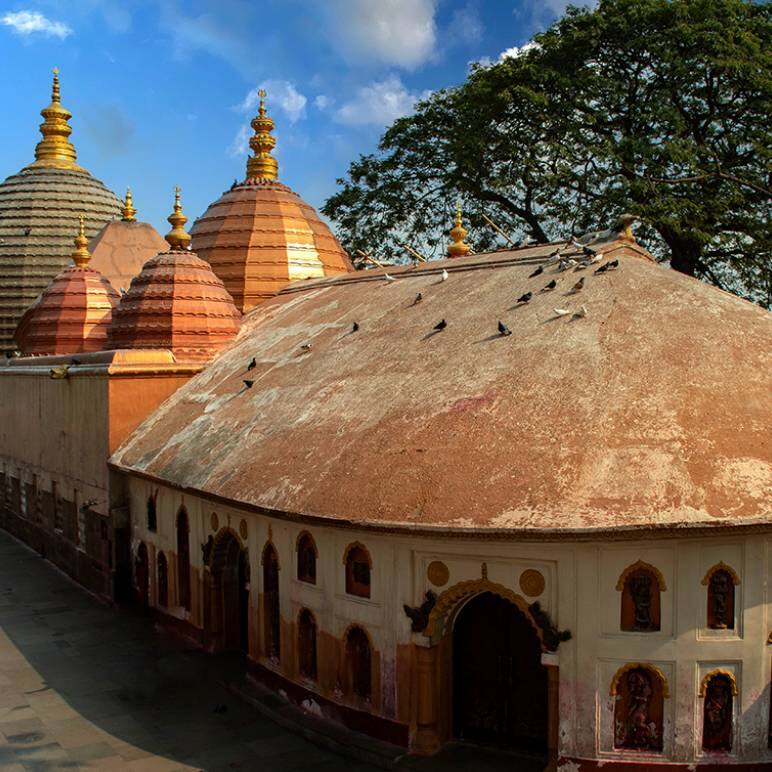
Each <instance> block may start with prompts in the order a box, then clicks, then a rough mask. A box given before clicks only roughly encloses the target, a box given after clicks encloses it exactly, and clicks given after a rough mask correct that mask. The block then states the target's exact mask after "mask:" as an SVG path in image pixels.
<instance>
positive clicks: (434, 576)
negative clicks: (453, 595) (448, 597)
mask: <svg viewBox="0 0 772 772" xmlns="http://www.w3.org/2000/svg"><path fill="white" fill-rule="evenodd" d="M426 576H427V577H428V578H429V581H430V582H431V583H432V584H433V585H434V586H435V587H444V586H445V585H446V584H447V583H448V579H450V571H448V567H447V566H446V565H445V564H444V563H443V562H442V561H441V560H432V562H431V563H429V567H428V568H427V569H426Z"/></svg>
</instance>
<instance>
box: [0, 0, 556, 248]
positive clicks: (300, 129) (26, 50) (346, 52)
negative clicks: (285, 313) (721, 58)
mask: <svg viewBox="0 0 772 772" xmlns="http://www.w3.org/2000/svg"><path fill="white" fill-rule="evenodd" d="M565 6H566V2H565V0H19V1H18V2H17V0H0V72H1V73H2V75H3V77H0V103H2V104H3V105H4V107H5V109H4V111H3V112H4V117H3V142H2V143H0V179H4V178H5V177H6V176H8V175H10V174H13V173H15V172H17V171H18V170H19V169H21V168H22V167H23V166H25V165H26V164H27V163H29V162H30V161H31V160H32V159H33V151H34V147H35V144H36V142H37V141H38V138H39V134H38V129H37V126H38V124H39V122H40V116H39V111H40V109H41V108H42V107H44V106H45V105H46V104H47V103H48V101H49V97H50V84H51V68H52V67H53V66H58V67H59V68H60V70H61V76H60V77H61V87H62V103H63V104H64V105H65V106H66V107H68V108H69V109H70V110H71V111H72V112H73V115H74V117H73V120H72V126H73V135H72V139H73V142H74V143H75V146H76V148H77V150H78V160H79V162H80V163H81V164H82V165H84V166H85V167H86V168H87V169H88V170H89V171H90V172H91V173H92V174H94V175H95V176H96V177H99V178H100V179H101V180H103V181H104V182H105V184H107V185H108V187H110V188H111V189H112V190H114V191H115V192H116V194H118V195H119V196H122V195H123V193H124V191H125V189H126V186H127V185H131V187H132V190H133V192H134V200H135V205H136V206H137V208H138V210H139V218H140V219H143V220H146V221H148V222H151V223H153V225H155V227H156V228H159V229H160V230H161V232H162V233H165V232H166V230H168V227H167V224H166V222H165V218H166V216H167V215H168V213H169V212H170V211H171V204H172V198H173V192H172V191H173V188H174V186H175V185H176V184H179V185H180V186H181V187H182V189H183V205H184V208H185V212H186V214H187V215H188V217H189V218H190V221H191V223H192V220H193V219H194V217H196V216H198V215H199V214H201V213H202V212H203V211H204V210H205V208H206V207H207V206H208V204H209V203H211V202H212V201H213V200H215V199H216V198H217V197H218V196H219V195H220V194H221V193H222V192H223V191H224V190H226V189H227V188H228V187H230V184H231V183H232V181H233V180H234V178H239V179H242V178H243V177H244V171H245V163H246V149H245V138H246V137H248V136H249V134H248V133H247V130H248V122H249V120H250V118H251V117H252V115H253V114H254V110H255V107H254V105H255V102H256V99H255V96H256V91H257V88H259V87H260V86H264V87H265V88H266V89H267V90H268V109H269V113H270V115H271V116H272V117H273V118H274V120H275V121H276V132H275V135H276V138H277V142H278V145H277V152H276V156H277V158H278V159H279V164H280V167H279V178H280V179H281V180H282V181H283V182H284V183H286V184H288V185H289V186H290V187H292V188H293V189H295V190H296V191H297V192H298V193H300V194H301V195H302V196H303V197H304V198H305V199H306V200H307V201H308V202H309V203H311V204H312V205H313V206H315V207H317V208H319V207H320V206H321V204H322V203H323V201H324V200H325V198H326V197H327V196H329V195H330V194H331V193H332V192H333V191H334V190H335V179H336V178H337V177H340V176H342V175H343V174H344V173H345V171H346V169H347V168H348V165H349V162H350V161H351V160H353V159H354V158H356V157H357V156H358V155H359V154H360V153H366V152H371V151H372V150H373V149H374V148H375V146H376V143H377V141H378V138H379V136H380V134H381V132H382V130H383V128H384V127H385V126H386V125H388V124H389V123H390V122H391V121H392V120H394V119H395V118H396V117H398V116H400V115H405V114H407V113H409V112H410V111H411V109H412V105H413V103H414V101H415V100H416V99H417V98H419V97H420V96H421V95H422V94H425V93H427V92H429V91H431V90H433V89H437V88H441V87H445V86H452V85H454V84H456V83H459V82H461V81H463V79H464V77H465V75H466V73H467V72H468V67H469V63H470V62H471V61H476V60H481V59H483V60H485V59H488V60H495V59H497V58H498V57H499V56H500V55H501V54H502V52H504V51H506V50H507V49H509V48H511V47H513V46H520V45H522V44H523V43H525V42H526V41H527V40H529V38H530V37H531V36H532V35H533V33H534V32H535V31H537V30H540V29H543V28H544V27H545V26H546V25H547V24H549V23H550V22H551V21H552V20H553V19H554V18H555V17H556V16H557V15H559V14H560V13H561V12H562V11H563V10H564V8H565Z"/></svg>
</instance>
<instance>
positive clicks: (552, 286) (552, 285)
mask: <svg viewBox="0 0 772 772" xmlns="http://www.w3.org/2000/svg"><path fill="white" fill-rule="evenodd" d="M557 286H558V283H557V282H556V281H555V279H553V280H552V281H551V282H550V283H549V284H548V285H547V286H546V287H542V289H541V291H542V292H550V291H552V290H554V289H555V287H557Z"/></svg>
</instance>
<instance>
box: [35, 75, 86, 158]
mask: <svg viewBox="0 0 772 772" xmlns="http://www.w3.org/2000/svg"><path fill="white" fill-rule="evenodd" d="M40 114H41V115H42V116H43V123H41V124H40V133H41V134H42V135H43V139H41V140H40V142H38V144H37V147H36V148H35V160H34V161H33V162H32V164H31V166H45V167H48V168H54V169H73V170H75V171H83V169H81V167H80V166H78V164H77V163H76V160H77V157H78V156H77V154H76V152H75V148H74V147H73V145H72V142H70V139H69V137H70V134H72V128H71V127H70V124H69V120H70V118H72V113H71V112H70V111H69V110H68V109H67V108H66V107H62V103H61V101H60V95H59V69H58V68H56V67H54V84H53V88H52V93H51V104H50V105H48V107H45V108H43V109H42V110H41V111H40Z"/></svg>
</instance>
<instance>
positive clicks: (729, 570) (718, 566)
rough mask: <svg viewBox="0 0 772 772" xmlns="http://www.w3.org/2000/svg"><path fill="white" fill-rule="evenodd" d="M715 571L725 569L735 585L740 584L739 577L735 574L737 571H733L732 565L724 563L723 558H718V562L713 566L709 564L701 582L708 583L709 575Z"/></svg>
mask: <svg viewBox="0 0 772 772" xmlns="http://www.w3.org/2000/svg"><path fill="white" fill-rule="evenodd" d="M716 571H726V572H727V573H728V574H729V576H731V577H732V581H733V582H734V584H735V587H736V586H737V585H738V584H740V577H739V576H737V571H735V570H734V568H732V566H729V565H727V564H726V563H724V561H723V560H719V562H718V563H716V565H715V566H711V567H710V568H709V569H708V571H707V573H706V574H705V576H704V577H703V579H702V584H703V585H705V586H707V585H708V584H710V578H711V576H713V574H715V573H716Z"/></svg>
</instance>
